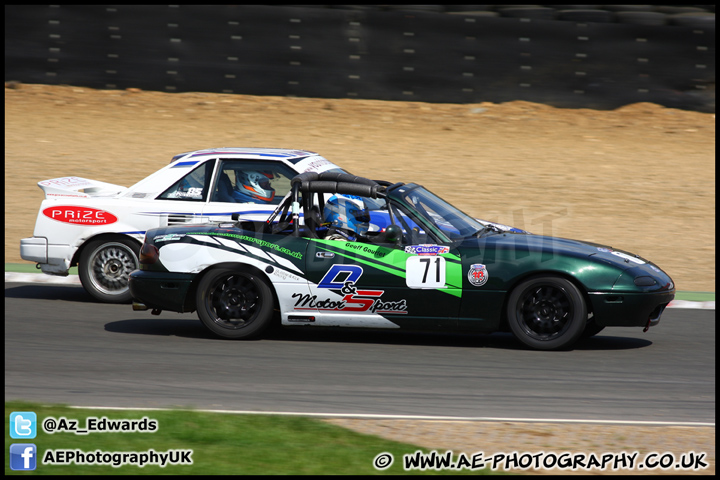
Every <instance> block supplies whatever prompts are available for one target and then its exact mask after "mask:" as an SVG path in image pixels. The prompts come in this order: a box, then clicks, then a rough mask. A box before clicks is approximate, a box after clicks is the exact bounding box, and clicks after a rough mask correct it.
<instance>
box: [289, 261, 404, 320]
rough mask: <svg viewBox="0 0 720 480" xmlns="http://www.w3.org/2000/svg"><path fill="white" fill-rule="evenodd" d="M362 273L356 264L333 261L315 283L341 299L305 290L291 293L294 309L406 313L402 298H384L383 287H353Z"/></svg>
mask: <svg viewBox="0 0 720 480" xmlns="http://www.w3.org/2000/svg"><path fill="white" fill-rule="evenodd" d="M362 274H363V269H362V267H361V266H359V265H333V266H332V267H330V269H329V270H328V271H327V272H326V273H325V275H324V276H323V278H322V279H321V280H320V283H318V288H326V289H329V290H333V291H335V292H336V293H339V294H340V295H342V296H343V297H342V299H339V300H332V299H329V298H326V299H322V298H321V299H318V296H317V295H310V294H309V293H294V294H293V295H292V298H294V299H296V300H295V310H324V311H335V312H358V313H364V312H370V313H394V314H405V313H407V301H406V300H405V299H402V300H398V301H394V302H385V301H383V300H382V298H381V297H382V295H383V294H384V293H385V290H361V289H359V288H358V287H356V283H357V281H358V280H359V279H360V277H361V276H362Z"/></svg>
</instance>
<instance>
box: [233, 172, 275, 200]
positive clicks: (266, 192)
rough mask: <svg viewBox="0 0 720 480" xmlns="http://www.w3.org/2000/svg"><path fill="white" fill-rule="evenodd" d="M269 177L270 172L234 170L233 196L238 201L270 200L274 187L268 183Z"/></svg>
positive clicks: (273, 196) (273, 193) (270, 176)
mask: <svg viewBox="0 0 720 480" xmlns="http://www.w3.org/2000/svg"><path fill="white" fill-rule="evenodd" d="M271 178H272V174H266V173H262V172H258V171H255V170H248V171H243V170H236V171H235V191H234V192H233V197H234V198H235V200H237V201H238V202H265V203H269V202H272V200H273V198H275V189H274V188H272V186H271V185H270V179H271Z"/></svg>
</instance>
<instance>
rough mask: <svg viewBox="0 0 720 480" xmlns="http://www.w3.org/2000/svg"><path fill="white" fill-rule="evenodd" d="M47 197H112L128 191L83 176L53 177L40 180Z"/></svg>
mask: <svg viewBox="0 0 720 480" xmlns="http://www.w3.org/2000/svg"><path fill="white" fill-rule="evenodd" d="M38 187H40V188H41V189H42V191H43V192H45V198H54V197H82V198H88V197H110V196H114V195H117V194H119V193H122V192H125V191H127V187H122V186H120V185H113V184H112V183H105V182H99V181H97V180H88V179H87V178H81V177H61V178H52V179H50V180H43V181H41V182H38Z"/></svg>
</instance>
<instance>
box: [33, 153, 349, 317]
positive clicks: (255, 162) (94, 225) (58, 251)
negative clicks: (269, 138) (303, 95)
mask: <svg viewBox="0 0 720 480" xmlns="http://www.w3.org/2000/svg"><path fill="white" fill-rule="evenodd" d="M327 171H337V172H344V170H342V169H341V168H340V167H338V166H337V165H335V164H334V163H332V162H330V161H328V160H326V159H325V158H323V157H322V156H320V155H318V154H317V153H313V152H308V151H303V150H285V149H269V148H216V149H209V150H198V151H194V152H188V153H182V154H180V155H176V156H175V157H173V159H172V161H171V162H170V164H169V165H167V166H166V167H164V168H162V169H160V170H158V171H157V172H155V173H153V174H152V175H150V176H149V177H147V178H145V179H144V180H141V181H140V182H138V183H136V184H135V185H133V186H132V187H129V188H127V187H122V186H119V185H113V184H109V183H104V182H98V181H95V180H88V179H85V178H80V177H62V178H54V179H51V180H43V181H42V182H38V186H39V187H40V188H41V189H42V190H43V192H45V200H43V202H42V204H41V206H40V212H39V213H38V218H37V222H36V223H35V231H34V232H33V236H32V237H30V238H24V239H22V240H21V241H20V256H21V257H22V258H23V259H24V260H28V261H31V262H37V264H38V266H39V267H40V269H41V270H42V271H43V272H44V273H47V274H50V275H62V276H65V275H68V270H69V269H70V267H72V266H75V265H78V273H79V276H80V281H81V282H82V284H83V287H84V288H85V290H87V291H88V293H90V294H91V295H92V296H93V297H95V298H96V299H98V300H100V301H102V302H108V303H125V302H129V301H130V299H131V296H130V292H129V290H128V278H129V275H130V272H132V271H133V270H136V269H137V268H138V267H139V263H138V255H139V251H140V246H141V244H142V241H143V237H144V235H145V231H146V230H148V229H150V228H156V227H164V226H168V225H179V224H187V223H205V222H208V221H221V220H230V219H231V216H232V214H233V213H239V214H240V216H241V217H242V218H243V219H247V220H264V219H265V218H267V217H268V215H269V214H271V213H272V212H273V210H274V209H275V207H276V206H277V205H278V204H279V203H280V201H281V200H282V199H283V197H284V196H285V195H286V194H287V193H288V192H289V190H290V180H291V179H292V178H293V177H295V176H296V175H297V174H299V173H304V172H317V173H322V172H327Z"/></svg>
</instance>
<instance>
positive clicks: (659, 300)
mask: <svg viewBox="0 0 720 480" xmlns="http://www.w3.org/2000/svg"><path fill="white" fill-rule="evenodd" d="M589 297H590V303H591V305H592V309H593V312H594V317H593V318H594V321H595V322H596V323H597V324H598V325H601V326H605V327H654V326H655V325H657V324H658V323H660V316H661V315H662V313H663V312H664V310H665V307H667V305H668V304H669V303H670V302H671V301H672V300H673V299H674V298H675V290H670V291H666V292H659V293H606V292H589Z"/></svg>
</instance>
